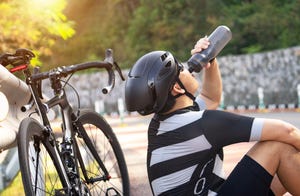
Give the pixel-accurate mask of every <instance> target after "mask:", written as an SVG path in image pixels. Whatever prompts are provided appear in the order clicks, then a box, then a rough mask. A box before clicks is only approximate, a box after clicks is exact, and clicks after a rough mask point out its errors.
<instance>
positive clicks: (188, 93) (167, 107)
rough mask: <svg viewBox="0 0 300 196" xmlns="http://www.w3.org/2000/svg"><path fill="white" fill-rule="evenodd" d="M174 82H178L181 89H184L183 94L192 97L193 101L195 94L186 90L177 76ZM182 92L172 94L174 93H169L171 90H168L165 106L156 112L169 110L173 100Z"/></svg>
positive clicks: (160, 112) (173, 102) (161, 112)
mask: <svg viewBox="0 0 300 196" xmlns="http://www.w3.org/2000/svg"><path fill="white" fill-rule="evenodd" d="M176 82H177V83H178V84H179V86H180V87H181V88H182V89H184V91H185V93H184V94H185V95H187V96H188V97H189V98H190V99H192V100H193V101H194V100H195V96H194V95H192V94H191V93H190V92H188V91H187V90H186V88H185V87H184V85H183V84H182V82H181V81H180V80H179V78H177V79H176ZM184 94H177V95H175V96H174V95H172V94H171V91H170V92H169V95H168V100H167V102H166V103H165V106H164V107H163V109H162V110H161V111H159V112H158V113H159V114H163V113H165V112H167V111H169V110H170V109H171V108H172V107H173V106H174V104H175V100H176V99H177V98H178V97H180V96H182V95H184Z"/></svg>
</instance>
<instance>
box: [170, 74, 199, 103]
mask: <svg viewBox="0 0 300 196" xmlns="http://www.w3.org/2000/svg"><path fill="white" fill-rule="evenodd" d="M176 82H177V83H178V84H179V86H180V87H181V88H182V89H184V91H185V92H184V94H185V95H186V96H188V97H189V98H190V99H191V100H193V101H194V100H195V99H196V98H195V96H194V95H193V94H192V93H190V92H188V91H187V90H186V88H185V87H184V85H183V83H182V82H181V81H180V79H179V78H177V79H176ZM184 94H177V95H175V96H174V98H178V97H180V96H181V95H184Z"/></svg>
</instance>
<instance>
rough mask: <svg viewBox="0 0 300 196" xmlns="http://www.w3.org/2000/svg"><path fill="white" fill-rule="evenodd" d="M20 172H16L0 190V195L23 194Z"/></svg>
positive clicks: (13, 195) (18, 195)
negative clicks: (7, 184) (10, 180)
mask: <svg viewBox="0 0 300 196" xmlns="http://www.w3.org/2000/svg"><path fill="white" fill-rule="evenodd" d="M23 189H24V188H23V184H22V177H21V172H18V174H17V176H16V177H15V179H14V180H13V182H12V183H11V184H10V185H9V186H7V187H6V188H5V189H4V190H3V191H1V192H0V195H1V196H23V195H25V193H24V190H23Z"/></svg>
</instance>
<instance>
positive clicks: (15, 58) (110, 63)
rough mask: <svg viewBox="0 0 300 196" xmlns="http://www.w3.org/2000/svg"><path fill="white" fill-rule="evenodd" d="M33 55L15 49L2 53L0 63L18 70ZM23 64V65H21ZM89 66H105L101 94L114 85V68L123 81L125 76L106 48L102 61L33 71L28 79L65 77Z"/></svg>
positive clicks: (110, 50) (33, 80)
mask: <svg viewBox="0 0 300 196" xmlns="http://www.w3.org/2000/svg"><path fill="white" fill-rule="evenodd" d="M33 57H34V54H33V53H32V52H31V51H30V50H28V49H24V48H21V49H17V50H16V52H15V54H9V53H6V54H3V55H1V56H0V64H2V65H3V66H7V65H9V64H11V65H12V66H14V68H13V69H11V72H14V71H19V70H22V69H27V65H28V64H29V62H30V60H31V58H33ZM22 66H23V67H22ZM90 68H100V69H101V68H105V69H106V71H107V73H108V85H107V86H106V87H104V88H103V89H102V93H103V94H107V93H109V92H110V91H111V90H112V89H113V88H114V85H115V73H114V69H115V70H116V71H117V72H118V73H119V75H120V77H121V79H122V80H123V81H124V80H125V78H124V76H123V74H122V71H121V68H120V67H119V65H118V64H117V63H116V62H114V60H113V51H112V49H107V50H106V51H105V59H104V61H94V62H86V63H80V64H75V65H70V66H62V67H58V68H55V69H52V70H50V71H48V72H42V73H34V74H32V75H31V76H30V80H31V81H32V82H38V81H41V80H44V79H47V78H51V77H53V76H55V77H66V76H67V75H69V74H71V73H74V72H77V71H80V70H84V69H90Z"/></svg>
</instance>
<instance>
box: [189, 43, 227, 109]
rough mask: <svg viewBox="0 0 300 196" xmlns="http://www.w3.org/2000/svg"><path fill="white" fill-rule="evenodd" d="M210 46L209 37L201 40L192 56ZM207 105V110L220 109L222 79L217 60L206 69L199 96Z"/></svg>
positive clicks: (193, 50)
mask: <svg viewBox="0 0 300 196" xmlns="http://www.w3.org/2000/svg"><path fill="white" fill-rule="evenodd" d="M208 46H209V41H208V38H207V37H204V38H201V39H200V40H199V41H198V42H197V43H196V44H195V46H194V49H192V50H191V54H192V55H193V54H195V53H197V52H201V51H202V50H205V49H206V48H207V47H208ZM199 96H200V97H201V98H202V99H203V100H204V101H205V104H206V108H207V109H216V108H218V106H219V104H220V102H221V96H222V78H221V73H220V70H219V64H218V62H217V60H216V59H214V60H213V61H212V62H210V63H208V64H207V65H206V66H205V67H204V76H203V83H202V89H201V92H200V95H199Z"/></svg>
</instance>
